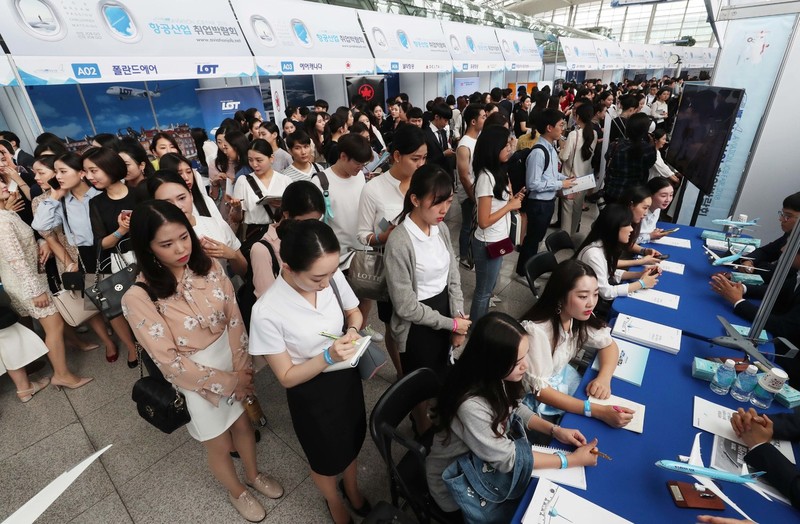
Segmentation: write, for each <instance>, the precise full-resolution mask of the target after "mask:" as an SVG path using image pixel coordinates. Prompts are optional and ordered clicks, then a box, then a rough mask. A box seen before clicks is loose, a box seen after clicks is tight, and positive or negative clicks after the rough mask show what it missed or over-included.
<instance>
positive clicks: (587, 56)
mask: <svg viewBox="0 0 800 524" xmlns="http://www.w3.org/2000/svg"><path fill="white" fill-rule="evenodd" d="M558 42H559V44H560V45H561V50H562V51H563V53H564V61H565V62H566V63H567V69H568V70H570V71H596V70H598V69H600V66H599V64H598V62H597V50H596V49H595V47H594V40H589V39H583V38H566V37H561V38H559V39H558Z"/></svg>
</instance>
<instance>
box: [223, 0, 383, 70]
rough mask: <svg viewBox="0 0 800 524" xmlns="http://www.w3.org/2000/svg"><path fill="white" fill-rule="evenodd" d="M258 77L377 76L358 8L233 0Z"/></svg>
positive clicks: (274, 0) (282, 0)
mask: <svg viewBox="0 0 800 524" xmlns="http://www.w3.org/2000/svg"><path fill="white" fill-rule="evenodd" d="M231 4H232V5H233V9H234V11H235V12H236V16H237V18H238V19H239V23H240V24H241V26H242V31H244V36H245V38H246V39H247V41H248V42H250V48H251V49H252V50H253V54H254V55H255V57H256V65H257V67H258V74H259V75H264V76H267V75H314V74H348V75H350V74H352V75H365V74H373V73H375V60H374V59H373V58H372V54H371V53H370V50H369V46H368V45H367V40H366V38H364V34H363V32H362V31H361V26H360V25H359V23H358V16H357V15H356V11H355V10H354V9H349V8H345V7H337V6H333V5H327V4H318V3H312V2H301V1H292V0H269V1H268V2H263V1H260V0H231Z"/></svg>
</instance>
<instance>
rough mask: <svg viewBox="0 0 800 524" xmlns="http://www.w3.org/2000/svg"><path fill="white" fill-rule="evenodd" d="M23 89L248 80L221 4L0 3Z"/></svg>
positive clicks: (0, 23)
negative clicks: (57, 86) (196, 79)
mask: <svg viewBox="0 0 800 524" xmlns="http://www.w3.org/2000/svg"><path fill="white" fill-rule="evenodd" d="M0 2H2V3H4V4H6V8H5V13H6V15H5V16H3V17H0V33H2V35H3V39H4V40H5V42H6V45H8V48H9V50H10V51H11V54H12V56H13V57H14V62H15V63H16V66H17V68H18V70H19V73H20V77H21V78H22V81H23V82H24V83H25V84H26V85H44V84H65V83H98V82H115V81H141V80H168V79H178V78H209V77H225V76H234V77H238V76H252V75H253V74H254V67H253V59H252V55H251V53H250V50H249V49H248V47H247V42H245V40H244V37H243V36H242V34H241V30H240V29H239V25H238V24H237V22H236V18H235V17H234V15H233V11H231V9H230V5H229V4H228V2H227V1H226V0H209V1H206V2H195V1H194V0H171V1H169V2H164V1H162V0H137V1H135V2H131V1H126V2H122V1H119V0H101V1H100V2H98V1H97V0H70V1H69V2H50V1H44V0H0Z"/></svg>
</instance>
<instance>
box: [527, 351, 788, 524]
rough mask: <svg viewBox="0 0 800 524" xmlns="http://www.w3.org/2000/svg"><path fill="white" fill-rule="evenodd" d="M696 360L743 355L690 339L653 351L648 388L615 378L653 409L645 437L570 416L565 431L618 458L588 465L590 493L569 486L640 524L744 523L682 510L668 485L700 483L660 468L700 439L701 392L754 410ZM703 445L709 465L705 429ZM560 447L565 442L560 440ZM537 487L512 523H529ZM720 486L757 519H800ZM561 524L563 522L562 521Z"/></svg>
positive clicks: (618, 386) (581, 392)
mask: <svg viewBox="0 0 800 524" xmlns="http://www.w3.org/2000/svg"><path fill="white" fill-rule="evenodd" d="M695 355H697V356H729V355H730V356H736V355H741V354H740V353H737V352H734V351H733V350H730V349H727V348H722V347H719V346H712V345H711V344H710V343H708V342H705V341H701V340H698V339H695V338H691V337H683V344H682V348H681V351H680V352H679V353H678V354H677V355H670V354H668V353H665V352H662V351H658V350H655V349H653V350H651V351H650V356H649V358H648V362H647V368H646V370H645V374H644V379H643V381H642V386H641V387H637V386H635V385H632V384H629V383H627V382H623V381H621V380H618V379H613V380H612V384H611V387H612V393H613V394H615V395H617V396H620V397H623V398H626V399H629V400H633V401H635V402H638V403H640V404H644V405H645V406H646V411H645V421H644V433H642V434H638V433H633V432H631V431H627V430H624V429H614V428H611V427H610V426H607V425H606V424H605V423H603V422H601V421H599V420H595V419H590V418H586V417H583V416H578V415H574V414H566V415H565V416H564V418H563V421H562V422H561V425H562V426H564V427H570V428H577V429H579V430H580V431H581V432H582V433H583V434H584V435H585V436H586V438H587V439H590V440H591V439H592V438H594V437H597V438H598V440H599V442H598V448H599V449H600V450H601V451H603V452H604V453H607V454H608V455H610V456H611V458H612V459H613V460H611V461H607V460H604V459H602V458H601V459H599V460H598V465H597V466H596V467H588V468H586V481H587V490H586V491H582V490H580V489H576V488H571V487H567V488H565V489H568V490H569V491H572V492H573V493H576V494H577V495H579V496H581V497H583V498H585V499H587V500H589V501H591V502H594V503H595V504H598V505H599V506H602V507H604V508H606V509H608V510H609V511H612V512H614V513H616V514H617V515H619V516H621V517H623V518H625V519H627V520H630V521H631V522H635V523H644V522H646V523H648V524H651V523H652V524H657V523H668V524H679V523H694V522H696V521H695V517H696V516H697V515H701V514H712V515H719V516H726V517H736V518H742V517H740V516H739V515H738V513H736V512H735V511H734V510H733V509H731V508H729V507H726V509H725V510H724V511H721V512H720V511H712V510H695V509H682V508H678V507H677V506H675V504H674V503H673V501H672V498H671V496H670V495H669V493H668V491H667V487H666V482H667V481H669V480H678V481H683V482H693V481H694V479H692V478H691V477H689V476H687V475H681V474H678V473H675V472H672V471H667V470H664V469H661V468H659V467H657V466H655V462H656V461H657V460H661V459H670V460H677V459H676V457H677V456H678V455H687V456H688V455H689V452H690V451H691V449H692V444H693V442H694V436H695V434H696V433H697V432H699V431H700V430H699V429H697V428H695V427H693V426H692V412H693V402H694V396H695V395H696V396H699V397H702V398H705V399H707V400H709V401H711V402H715V403H717V404H721V405H724V406H727V407H730V408H732V409H736V408H738V407H745V408H746V407H748V406H749V404H743V403H740V402H737V401H736V400H735V399H733V397H731V396H730V395H728V396H725V397H723V396H720V395H716V394H714V393H713V392H712V391H711V390H710V389H709V384H708V382H705V381H702V380H698V379H695V378H693V377H692V375H691V366H692V360H693V358H694V356H695ZM595 376H596V372H594V371H592V370H591V368H590V369H589V370H588V371H587V372H586V374H585V376H584V377H583V381H582V384H581V386H580V388H579V389H578V392H577V393H576V396H577V397H579V398H581V399H585V398H586V394H585V390H586V384H587V383H588V382H589V381H590V380H592V379H593V378H594V377H595ZM760 411H761V410H759V412H760ZM787 411H788V410H787V409H786V408H784V407H783V406H781V405H779V404H777V403H773V406H772V407H771V408H770V409H769V410H767V413H780V412H787ZM700 440H701V449H702V457H703V461H704V464H705V465H706V466H707V467H708V466H709V462H710V457H711V445H712V441H713V436H712V435H710V434H709V433H706V432H703V434H702V436H701V439H700ZM553 445H554V446H556V445H558V443H557V442H554V444H553ZM794 451H795V457H796V458H797V459H800V447H798V445H797V444H795V445H794ZM536 483H537V481H536V479H533V481H532V482H531V484H530V486H529V487H528V491H527V492H526V494H525V496H524V497H523V499H522V501H521V503H520V505H519V508H518V510H517V513H516V515H515V516H514V520H513V521H512V522H514V523H519V522H521V519H522V516H523V515H524V513H525V510H526V509H527V506H528V504H529V502H530V499H531V497H532V496H533V492H534V490H535V487H536ZM717 485H718V486H719V487H720V488H722V489H723V491H724V492H725V493H726V494H727V495H728V496H729V497H730V498H731V499H732V500H733V501H734V502H735V503H736V504H737V505H738V506H739V507H740V508H742V509H743V510H744V511H745V512H746V513H747V514H748V515H749V516H750V517H751V518H753V519H755V520H756V521H757V522H760V523H762V524H766V523H773V522H786V523H788V522H798V521H800V512H798V511H797V510H795V509H793V508H792V507H790V506H787V505H784V504H783V503H781V502H777V501H776V502H768V501H767V500H766V499H764V498H762V497H761V496H760V495H758V494H757V493H755V492H753V491H752V490H750V489H748V488H747V487H745V486H742V485H738V484H731V483H725V482H718V483H717ZM553 522H554V524H555V523H556V522H558V520H554V521H553ZM564 522H566V521H564ZM576 524H577V523H576ZM581 524H583V523H581Z"/></svg>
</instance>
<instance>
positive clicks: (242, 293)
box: [236, 240, 280, 332]
mask: <svg viewBox="0 0 800 524" xmlns="http://www.w3.org/2000/svg"><path fill="white" fill-rule="evenodd" d="M257 243H259V244H261V245H262V246H264V247H265V248H267V251H269V255H270V257H272V276H274V277H275V278H278V273H280V264H279V263H278V257H277V256H276V255H275V250H274V249H273V248H272V244H270V243H269V242H267V241H266V240H258V242H257ZM253 245H255V243H254V244H253ZM243 253H244V252H243ZM250 253H251V250H248V251H247V254H246V255H245V258H246V259H247V273H246V274H245V276H244V284H242V287H240V288H239V290H238V291H236V301H237V302H238V303H239V310H240V311H241V313H242V321H243V322H244V328H245V329H246V330H247V331H248V332H249V331H250V314H251V311H252V309H253V306H254V305H255V303H256V288H255V286H254V285H253V264H252V262H251V261H250V260H251V257H250Z"/></svg>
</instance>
